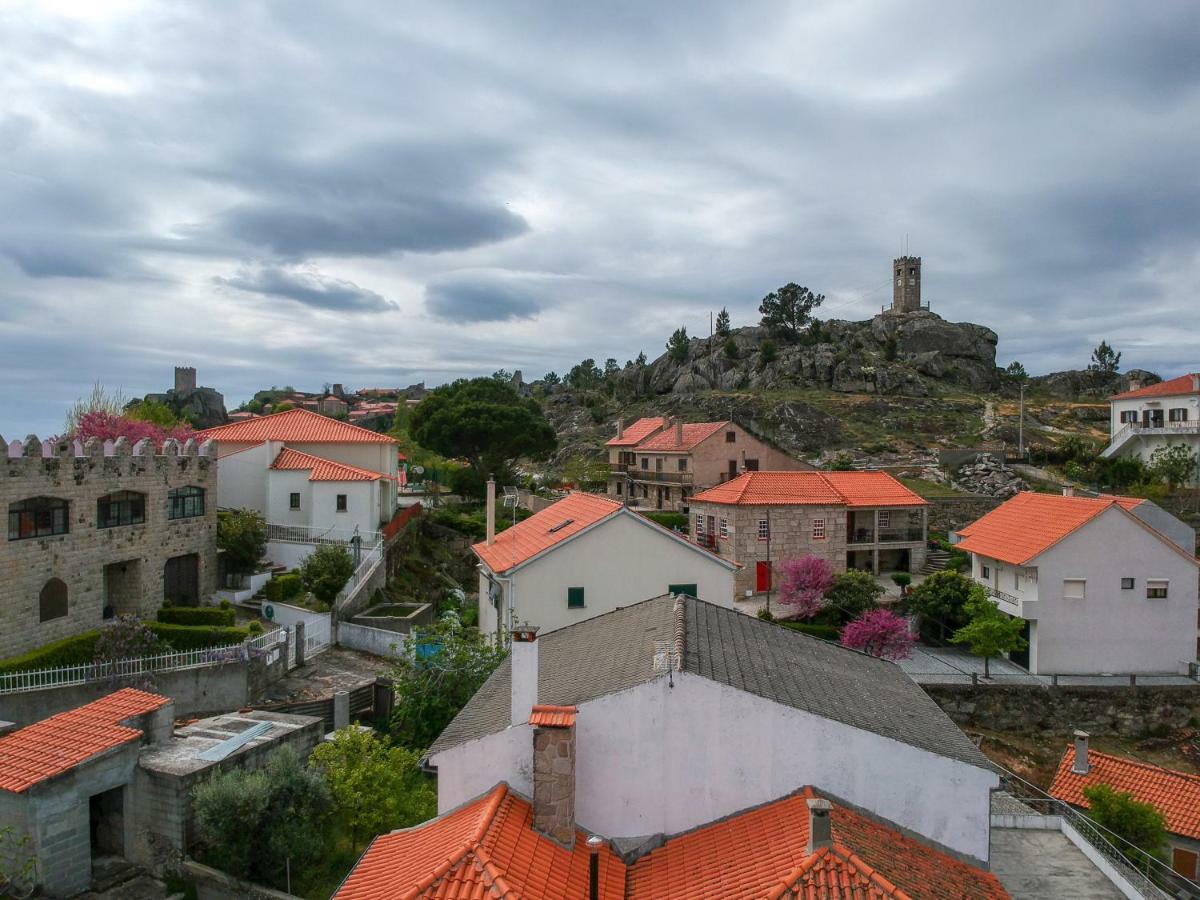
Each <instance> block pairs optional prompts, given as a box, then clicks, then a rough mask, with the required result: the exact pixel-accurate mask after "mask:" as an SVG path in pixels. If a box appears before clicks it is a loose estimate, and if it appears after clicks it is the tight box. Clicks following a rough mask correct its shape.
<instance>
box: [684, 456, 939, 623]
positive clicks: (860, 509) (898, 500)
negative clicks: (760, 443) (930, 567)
mask: <svg viewBox="0 0 1200 900" xmlns="http://www.w3.org/2000/svg"><path fill="white" fill-rule="evenodd" d="M928 506H929V504H928V503H927V502H926V501H925V500H924V499H922V498H921V497H920V496H918V495H917V494H914V493H913V492H912V491H910V490H909V489H908V488H906V487H905V486H904V485H902V484H901V483H900V482H898V481H897V480H896V479H895V478H893V477H892V476H891V475H888V474H887V473H885V472H746V473H743V474H742V475H739V476H738V477H737V478H735V479H733V480H732V481H727V482H725V483H724V484H721V485H718V486H717V487H714V488H710V489H709V490H707V491H704V492H702V493H699V494H696V495H695V496H694V497H692V500H691V511H690V521H689V528H690V530H691V536H692V540H694V541H695V542H696V543H698V544H700V545H701V546H704V547H708V548H710V549H711V550H712V551H713V552H714V553H716V554H717V555H718V556H720V557H721V558H723V559H727V560H729V561H731V562H734V563H737V564H738V565H739V566H740V567H741V568H740V569H739V570H738V573H737V575H736V577H735V590H736V594H737V597H738V598H739V599H740V598H744V597H750V596H753V595H755V594H765V593H766V592H768V591H771V590H773V589H774V588H775V587H777V582H778V567H779V564H780V563H781V562H783V561H784V560H790V559H798V558H800V557H802V556H809V555H812V556H818V557H821V558H822V559H825V560H827V561H828V562H829V564H830V565H831V566H832V567H833V570H834V571H835V572H844V571H846V570H847V569H863V570H866V571H868V572H874V573H875V574H879V573H880V572H895V571H900V572H915V571H918V570H919V569H920V568H921V567H922V566H923V565H924V564H925V552H926V540H927V528H928V521H927V509H928Z"/></svg>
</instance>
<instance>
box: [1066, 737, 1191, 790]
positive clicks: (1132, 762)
mask: <svg viewBox="0 0 1200 900" xmlns="http://www.w3.org/2000/svg"><path fill="white" fill-rule="evenodd" d="M1073 752H1074V746H1073V745H1071V744H1067V749H1066V752H1065V753H1064V754H1063V758H1064V759H1065V758H1066V755H1067V754H1068V753H1073ZM1088 753H1089V755H1090V756H1103V757H1104V758H1105V759H1111V760H1114V761H1116V762H1118V763H1121V764H1122V765H1126V766H1137V767H1138V768H1140V769H1151V770H1153V771H1155V772H1162V773H1163V774H1165V775H1171V776H1176V777H1179V778H1182V779H1184V780H1185V781H1195V782H1196V783H1197V784H1200V774H1196V773H1195V772H1184V771H1182V770H1180V769H1168V768H1167V767H1166V766H1160V765H1159V764H1158V763H1152V762H1146V761H1145V760H1142V759H1134V758H1133V757H1130V756H1118V755H1117V754H1115V753H1105V752H1104V751H1103V750H1089V751H1088ZM1059 765H1060V766H1061V765H1062V761H1061V760H1060V761H1059ZM1071 774H1073V775H1078V774H1079V773H1078V772H1072V773H1071ZM1080 777H1086V776H1080Z"/></svg>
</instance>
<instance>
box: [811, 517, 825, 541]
mask: <svg viewBox="0 0 1200 900" xmlns="http://www.w3.org/2000/svg"><path fill="white" fill-rule="evenodd" d="M812 539H813V540H814V541H823V540H825V520H824V519H813V521H812Z"/></svg>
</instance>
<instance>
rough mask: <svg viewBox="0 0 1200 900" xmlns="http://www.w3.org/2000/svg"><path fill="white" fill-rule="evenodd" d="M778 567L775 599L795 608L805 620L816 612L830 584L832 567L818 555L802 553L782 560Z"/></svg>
mask: <svg viewBox="0 0 1200 900" xmlns="http://www.w3.org/2000/svg"><path fill="white" fill-rule="evenodd" d="M779 569H780V571H781V572H783V581H782V583H781V584H780V587H779V602H780V603H784V604H787V605H788V606H793V607H795V608H796V612H797V613H799V614H800V615H801V616H803V617H804V618H806V619H811V618H812V617H813V616H815V615H816V614H817V613H819V612H820V611H821V608H822V603H821V599H822V598H823V597H824V596H825V592H826V591H827V590H829V589H830V588H831V587H833V581H834V578H833V566H831V565H830V564H829V561H828V560H825V559H822V558H821V557H819V556H811V555H810V556H802V557H800V558H799V559H788V560H784V561H783V562H782V563H780V565H779Z"/></svg>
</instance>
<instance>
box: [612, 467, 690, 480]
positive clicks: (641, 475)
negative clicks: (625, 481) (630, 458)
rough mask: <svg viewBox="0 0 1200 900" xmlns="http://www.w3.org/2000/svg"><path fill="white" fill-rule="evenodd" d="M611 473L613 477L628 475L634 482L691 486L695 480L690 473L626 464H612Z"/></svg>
mask: <svg viewBox="0 0 1200 900" xmlns="http://www.w3.org/2000/svg"><path fill="white" fill-rule="evenodd" d="M611 471H612V474H614V475H628V476H629V477H630V478H632V479H633V480H634V481H654V482H662V483H664V484H691V483H692V482H693V481H694V480H695V479H694V477H693V475H692V473H691V472H666V471H659V470H656V469H643V468H640V467H639V466H634V465H629V464H627V463H612V465H611Z"/></svg>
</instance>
